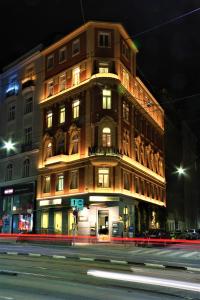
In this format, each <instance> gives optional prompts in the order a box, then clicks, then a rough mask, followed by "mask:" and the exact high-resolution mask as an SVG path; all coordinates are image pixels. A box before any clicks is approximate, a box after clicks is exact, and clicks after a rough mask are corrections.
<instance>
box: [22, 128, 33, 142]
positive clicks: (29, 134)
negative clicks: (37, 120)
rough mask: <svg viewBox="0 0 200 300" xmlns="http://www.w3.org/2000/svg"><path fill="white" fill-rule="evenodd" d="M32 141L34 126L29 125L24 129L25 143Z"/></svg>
mask: <svg viewBox="0 0 200 300" xmlns="http://www.w3.org/2000/svg"><path fill="white" fill-rule="evenodd" d="M31 143H32V127H27V128H25V130H24V144H25V145H30V144H31Z"/></svg>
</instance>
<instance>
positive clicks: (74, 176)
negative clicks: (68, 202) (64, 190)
mask: <svg viewBox="0 0 200 300" xmlns="http://www.w3.org/2000/svg"><path fill="white" fill-rule="evenodd" d="M69 177H70V185H69V188H70V190H74V189H78V171H77V170H75V171H71V172H70V176H69Z"/></svg>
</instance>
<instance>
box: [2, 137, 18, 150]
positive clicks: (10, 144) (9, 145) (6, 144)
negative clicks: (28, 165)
mask: <svg viewBox="0 0 200 300" xmlns="http://www.w3.org/2000/svg"><path fill="white" fill-rule="evenodd" d="M3 144H4V145H3V147H2V148H3V149H6V150H7V151H8V152H9V151H11V150H15V143H13V142H12V141H11V140H8V141H3Z"/></svg>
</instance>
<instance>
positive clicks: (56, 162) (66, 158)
mask: <svg viewBox="0 0 200 300" xmlns="http://www.w3.org/2000/svg"><path fill="white" fill-rule="evenodd" d="M77 159H80V153H76V154H72V155H66V154H58V155H55V156H51V157H48V158H47V159H46V160H45V161H44V166H45V167H48V168H50V169H54V168H57V167H58V166H59V167H60V166H64V165H66V164H67V163H68V162H71V161H74V160H77Z"/></svg>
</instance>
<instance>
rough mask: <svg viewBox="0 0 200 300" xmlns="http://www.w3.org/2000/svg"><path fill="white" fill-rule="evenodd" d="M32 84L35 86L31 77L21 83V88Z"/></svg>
mask: <svg viewBox="0 0 200 300" xmlns="http://www.w3.org/2000/svg"><path fill="white" fill-rule="evenodd" d="M34 86H35V81H34V80H32V79H29V80H27V81H25V82H23V83H22V90H24V89H25V88H28V87H34Z"/></svg>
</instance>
